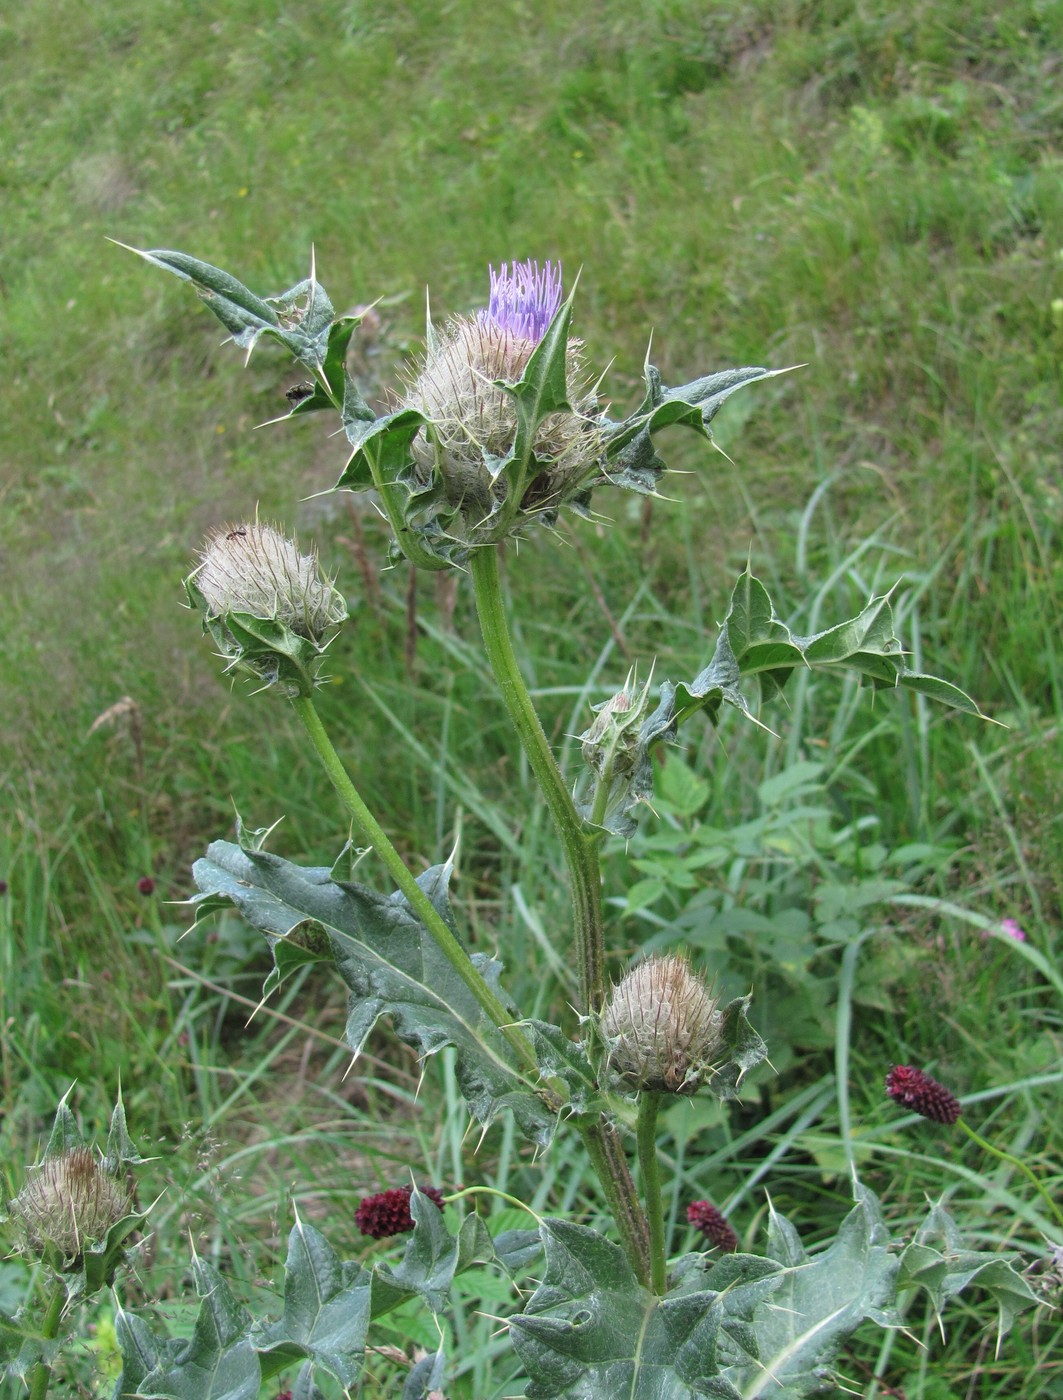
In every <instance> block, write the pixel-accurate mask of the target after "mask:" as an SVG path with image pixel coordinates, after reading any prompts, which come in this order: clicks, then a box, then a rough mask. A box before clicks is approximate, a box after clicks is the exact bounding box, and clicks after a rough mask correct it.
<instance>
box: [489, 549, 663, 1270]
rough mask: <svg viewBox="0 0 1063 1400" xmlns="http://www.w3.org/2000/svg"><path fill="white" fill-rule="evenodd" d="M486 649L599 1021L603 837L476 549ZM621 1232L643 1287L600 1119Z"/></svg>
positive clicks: (619, 1169)
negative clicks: (560, 854) (539, 810)
mask: <svg viewBox="0 0 1063 1400" xmlns="http://www.w3.org/2000/svg"><path fill="white" fill-rule="evenodd" d="M469 571H470V573H471V574H472V582H473V588H474V590H475V593H476V611H477V614H478V615H479V618H480V628H481V630H482V632H483V638H484V646H485V648H486V650H487V658H488V661H489V662H490V665H491V671H492V673H493V674H494V677H495V680H496V681H497V683H498V687H499V690H500V691H501V693H502V702H503V704H504V705H505V707H506V711H507V712H508V714H509V717H510V719H511V720H512V721H513V725H514V727H515V728H516V731H517V734H518V735H519V737H520V741H521V745H522V747H523V749H524V752H525V753H526V754H527V756H528V762H529V763H530V764H531V769H532V772H533V773H534V774H535V777H536V780H537V782H538V784H539V787H540V789H541V790H542V793H543V796H544V797H545V799H546V805H547V807H548V808H549V811H550V815H551V817H552V818H553V821H554V826H555V827H556V829H557V834H558V836H559V838H560V840H561V848H562V850H563V851H564V853H565V864H566V865H567V867H568V875H569V881H570V884H571V887H572V903H573V908H574V910H575V922H576V948H577V960H578V964H579V980H580V990H579V1007H578V1009H579V1011H580V1012H581V1013H584V1014H588V1015H593V1013H595V1012H597V1011H599V1010H600V1009H601V1007H602V1006H603V1005H604V1003H605V937H604V932H603V927H602V891H601V883H602V882H601V871H600V868H599V863H598V848H599V845H600V833H596V832H586V831H584V829H583V823H582V821H581V820H580V816H579V813H578V812H577V811H576V805H575V803H574V802H573V800H572V796H571V794H570V793H569V790H568V788H567V787H566V786H565V780H564V779H563V778H562V776H561V770H560V769H559V768H558V766H557V762H556V760H555V759H554V755H553V752H552V751H551V749H550V745H549V743H548V741H547V738H546V735H545V734H544V732H543V727H542V724H541V723H540V722H539V716H538V714H537V713H536V710H535V706H534V705H533V704H532V701H531V696H530V695H529V694H528V689H527V687H526V686H525V684H524V677H523V676H522V675H521V672H520V666H519V665H518V663H517V657H516V654H515V653H514V651H513V643H512V641H511V640H510V635H509V625H508V623H507V620H506V609H505V603H504V601H503V598H502V586H501V580H500V579H499V574H498V553H497V550H496V549H495V548H494V547H493V546H490V545H488V546H486V547H484V548H481V549H474V550H473V551H472V553H471V555H470V557H469ZM575 1123H576V1127H577V1128H578V1129H579V1133H580V1136H581V1137H582V1138H583V1142H584V1145H585V1146H586V1148H587V1152H588V1153H589V1155H590V1159H591V1165H592V1166H593V1168H594V1171H595V1174H596V1175H597V1177H598V1180H599V1181H600V1182H601V1186H602V1190H603V1192H604V1193H605V1198H606V1201H607V1203H608V1206H609V1210H610V1212H611V1213H612V1216H613V1219H614V1221H615V1222H616V1227H617V1230H618V1231H619V1233H620V1239H621V1243H622V1244H623V1247H624V1252H625V1254H626V1255H627V1257H628V1261H629V1262H630V1264H631V1267H632V1269H633V1270H634V1271H635V1275H636V1277H637V1278H638V1279H639V1281H640V1283H646V1282H647V1281H648V1279H649V1275H650V1246H649V1230H648V1228H647V1225H646V1217H645V1215H644V1214H643V1211H642V1207H641V1205H640V1204H639V1199H638V1194H637V1192H636V1191H635V1184H634V1182H633V1181H632V1180H631V1172H630V1171H629V1170H628V1165H627V1158H626V1156H625V1154H624V1148H623V1144H622V1143H621V1141H620V1138H619V1136H618V1134H617V1132H616V1130H615V1129H614V1128H612V1127H610V1126H609V1125H608V1124H607V1123H606V1122H605V1120H604V1118H603V1117H602V1116H601V1115H595V1116H591V1115H587V1116H585V1117H582V1118H577V1119H576V1120H575Z"/></svg>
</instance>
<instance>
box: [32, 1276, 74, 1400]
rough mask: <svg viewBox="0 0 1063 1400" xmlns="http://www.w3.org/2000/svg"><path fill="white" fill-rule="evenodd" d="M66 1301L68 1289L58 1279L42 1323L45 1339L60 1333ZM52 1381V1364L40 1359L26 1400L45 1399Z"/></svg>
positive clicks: (42, 1335) (47, 1339)
mask: <svg viewBox="0 0 1063 1400" xmlns="http://www.w3.org/2000/svg"><path fill="white" fill-rule="evenodd" d="M65 1301H66V1289H65V1288H64V1287H63V1284H62V1282H61V1281H60V1280H58V1279H57V1280H56V1284H55V1289H54V1291H53V1293H52V1296H51V1298H50V1300H49V1302H48V1311H47V1312H46V1313H45V1314H44V1321H43V1322H42V1323H41V1331H40V1335H41V1337H42V1338H43V1339H44V1340H45V1341H48V1342H50V1341H52V1340H53V1339H54V1338H55V1337H57V1336H58V1335H59V1319H60V1318H61V1317H62V1315H63V1303H64V1302H65ZM51 1381H52V1368H51V1366H49V1365H48V1363H47V1362H45V1361H38V1362H37V1364H36V1365H35V1366H34V1368H33V1370H32V1372H31V1373H30V1384H29V1393H28V1395H27V1397H26V1400H44V1397H45V1396H46V1395H47V1394H48V1387H49V1385H50V1384H51Z"/></svg>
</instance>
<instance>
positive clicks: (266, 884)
mask: <svg viewBox="0 0 1063 1400" xmlns="http://www.w3.org/2000/svg"><path fill="white" fill-rule="evenodd" d="M450 871H451V867H450V866H449V864H448V865H443V866H434V867H433V868H432V869H431V870H427V871H426V872H425V873H424V874H423V875H421V876H420V877H419V879H418V884H419V885H420V886H421V888H422V889H423V890H424V891H425V893H426V894H427V895H428V897H429V899H431V901H432V903H433V904H434V905H435V907H436V908H437V910H438V911H439V913H440V914H441V915H442V917H443V918H444V919H445V920H446V921H447V923H448V924H449V923H452V920H451V915H450V907H449V903H448V900H447V884H448V882H449V879H450ZM192 873H193V877H194V879H195V881H196V884H197V885H198V887H199V889H200V891H201V892H202V895H201V898H200V900H199V901H198V908H197V916H196V921H197V923H198V922H201V921H202V919H203V918H205V917H206V916H207V915H208V914H212V913H213V912H215V911H216V910H217V909H218V908H220V907H224V906H225V905H227V904H232V905H235V907H236V908H238V909H239V910H240V912H241V913H242V914H243V916H244V918H246V919H247V921H248V922H249V923H250V924H252V925H253V926H254V927H255V928H257V929H259V930H261V932H263V933H264V934H265V935H266V937H267V939H268V940H269V942H270V945H271V946H273V947H275V946H276V944H277V941H278V940H279V939H287V938H290V937H291V936H292V934H293V933H295V932H296V930H299V929H302V928H304V927H305V926H307V925H308V924H310V925H316V926H318V927H319V928H320V929H323V930H324V931H325V933H326V934H327V937H328V946H329V949H330V951H331V956H332V959H333V961H334V962H335V965H336V968H337V970H338V971H339V973H340V975H341V977H342V978H343V980H344V981H345V982H346V984H347V986H348V988H349V990H350V999H349V1003H348V1016H347V1043H348V1044H349V1045H350V1047H351V1049H352V1050H353V1051H354V1052H355V1053H356V1054H357V1053H358V1052H359V1051H360V1050H361V1049H362V1047H363V1045H364V1044H365V1042H366V1040H367V1039H368V1036H369V1034H370V1032H371V1031H372V1029H373V1027H374V1026H375V1025H376V1022H377V1021H378V1020H379V1019H380V1017H381V1016H388V1017H389V1018H390V1019H391V1022H392V1024H393V1026H394V1028H395V1031H396V1034H397V1035H398V1036H399V1037H400V1039H402V1040H404V1041H405V1042H406V1043H407V1044H409V1045H412V1046H414V1047H415V1049H416V1050H417V1052H418V1053H419V1054H421V1055H431V1054H435V1053H436V1051H438V1050H441V1049H442V1048H443V1047H444V1046H445V1045H453V1046H454V1047H455V1048H456V1051H457V1062H456V1064H457V1075H458V1081H459V1083H460V1085H461V1088H462V1092H463V1093H464V1095H465V1098H466V1101H467V1103H468V1104H469V1107H470V1108H471V1109H472V1111H473V1113H474V1114H475V1115H476V1117H477V1118H479V1119H480V1121H481V1122H484V1123H489V1122H490V1121H491V1120H492V1119H493V1118H494V1117H495V1116H496V1115H497V1114H498V1113H500V1112H501V1111H502V1110H503V1109H505V1108H511V1109H512V1110H513V1113H514V1116H515V1118H516V1121H517V1124H518V1126H519V1127H520V1128H521V1130H522V1131H523V1132H524V1133H525V1134H527V1135H528V1136H529V1137H532V1138H534V1139H535V1140H536V1141H541V1142H545V1141H546V1140H548V1139H549V1137H550V1135H551V1132H552V1130H553V1121H554V1120H553V1117H552V1115H551V1114H550V1112H549V1111H548V1110H547V1108H546V1107H545V1105H544V1104H543V1103H542V1102H541V1101H540V1099H539V1097H538V1095H537V1093H536V1092H535V1089H534V1087H533V1086H531V1085H529V1084H528V1083H527V1081H526V1080H525V1079H524V1078H523V1077H522V1075H521V1073H520V1072H519V1070H518V1069H517V1067H516V1066H515V1064H514V1060H513V1051H512V1049H511V1047H510V1046H509V1043H508V1042H507V1041H506V1039H505V1037H504V1036H503V1035H502V1034H501V1033H500V1032H499V1030H498V1028H497V1027H496V1026H495V1025H494V1024H493V1023H492V1022H490V1021H489V1020H488V1019H487V1018H486V1016H485V1015H484V1013H483V1012H482V1010H481V1009H480V1007H479V1005H478V1004H477V1002H476V1001H475V999H474V998H473V996H472V993H471V992H470V991H469V989H468V988H467V987H466V986H465V984H464V982H463V981H462V980H461V978H460V977H458V975H457V973H456V972H455V971H454V968H453V967H452V966H451V964H450V962H449V961H448V960H447V959H446V957H444V955H443V954H442V953H441V952H440V950H439V948H438V946H437V945H436V942H435V940H434V939H433V938H432V937H431V935H430V934H429V933H428V931H427V929H426V928H425V927H424V925H423V924H422V923H421V922H420V920H419V919H418V918H417V917H416V915H415V914H414V913H413V912H412V910H411V909H410V908H409V905H408V904H407V903H406V900H405V898H404V897H403V896H402V895H401V894H398V893H396V894H393V895H382V894H378V893H377V892H376V891H375V890H371V889H370V888H369V887H368V886H366V885H361V884H358V883H356V882H353V881H336V880H334V879H333V878H332V875H331V872H330V871H329V870H327V869H324V868H319V867H317V868H310V869H303V868H301V867H300V866H298V865H293V864H292V863H290V862H289V861H286V860H282V859H281V858H280V857H279V856H274V855H270V854H268V853H266V852H264V851H256V850H246V849H244V850H242V849H241V848H240V847H239V846H234V845H232V844H231V843H229V842H225V841H216V842H215V843H214V844H213V845H212V846H211V847H210V848H209V850H208V851H207V855H206V857H205V858H204V859H202V860H199V861H197V862H196V864H195V865H194V867H193V872H192ZM472 960H473V963H474V964H475V966H476V967H477V969H478V970H479V972H480V974H481V975H482V976H483V977H484V979H485V980H486V982H487V983H488V985H489V986H490V987H491V988H492V989H493V990H494V991H496V992H497V993H499V995H501V992H500V989H499V977H500V974H501V971H502V967H501V964H500V963H497V962H494V961H493V960H491V959H490V958H486V957H484V956H483V955H481V954H474V955H473V959H472ZM278 966H279V964H278ZM514 1019H515V1020H516V1019H517V1013H516V1011H515V1010H514Z"/></svg>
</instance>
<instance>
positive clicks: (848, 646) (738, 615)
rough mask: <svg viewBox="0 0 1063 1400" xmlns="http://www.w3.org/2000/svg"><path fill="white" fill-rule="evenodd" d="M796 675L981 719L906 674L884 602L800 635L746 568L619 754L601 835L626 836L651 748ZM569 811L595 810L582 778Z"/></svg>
mask: <svg viewBox="0 0 1063 1400" xmlns="http://www.w3.org/2000/svg"><path fill="white" fill-rule="evenodd" d="M798 669H801V670H819V671H826V672H832V671H837V672H843V671H846V672H850V673H855V674H856V675H857V676H859V677H860V678H861V679H862V680H868V681H870V682H871V684H872V685H873V686H874V687H875V688H876V689H890V690H897V689H901V688H903V689H906V690H913V691H915V692H917V693H918V694H921V695H925V696H927V697H928V698H929V699H932V700H938V701H940V702H941V703H942V704H945V705H950V706H951V707H952V708H953V709H957V710H961V711H963V712H964V713H965V714H970V715H977V716H979V717H983V716H982V714H981V711H980V710H979V708H978V706H977V705H976V704H975V702H974V701H973V700H972V699H971V698H970V696H968V695H965V694H964V693H963V691H962V690H960V689H958V688H957V687H956V686H954V685H951V684H949V682H948V681H943V680H939V679H938V678H937V677H936V676H929V675H925V674H924V673H922V672H917V671H911V670H909V669H908V665H907V662H906V660H905V657H904V651H903V648H902V646H901V643H900V640H899V638H898V637H897V636H896V634H895V632H894V629H893V612H892V609H891V608H890V604H889V599H888V597H886V596H878V597H874V598H872V599H871V600H870V601H869V602H868V604H867V606H866V607H864V608H863V609H861V611H860V612H859V613H858V614H857V615H856V617H853V618H849V619H847V620H846V621H845V622H840V623H838V624H836V625H835V626H834V627H829V628H827V629H826V630H825V631H823V632H817V633H815V634H814V635H813V636H810V637H803V636H799V635H798V634H797V633H794V632H791V631H790V629H789V627H787V626H786V624H785V623H784V622H782V621H780V619H779V618H778V617H777V616H776V613H775V608H774V606H773V604H772V601H771V598H770V597H769V596H768V592H767V590H766V589H765V587H764V585H763V584H762V583H761V582H760V580H759V579H758V578H756V577H755V576H754V575H753V574H752V572H751V571H750V570H749V568H748V567H747V568H746V569H745V570H744V572H743V573H742V575H741V577H740V578H739V579H738V582H737V583H736V584H735V587H734V589H733V591H732V593H731V600H730V605H729V606H728V609H727V616H726V617H725V618H724V621H723V624H722V625H721V627H720V632H719V636H718V637H717V640H716V647H715V650H714V651H713V654H712V657H711V659H710V660H709V663H708V665H707V666H705V667H704V669H703V670H701V671H699V672H698V674H697V675H696V676H695V677H694V679H693V680H691V681H687V682H686V683H685V684H680V685H672V684H671V683H670V682H668V681H665V682H664V683H663V684H662V685H661V688H660V703H659V705H658V707H657V709H656V710H655V711H654V713H653V714H652V715H650V716H649V717H648V718H647V719H646V721H645V723H644V724H643V726H642V728H641V729H640V731H639V733H638V736H637V742H636V744H635V746H634V750H633V752H632V753H631V754H630V755H628V756H627V762H626V771H625V772H624V773H623V774H622V775H620V776H619V777H614V778H613V779H612V782H611V786H610V792H609V798H608V802H607V804H606V808H605V817H604V819H603V821H602V825H603V826H604V827H605V829H606V830H607V831H611V832H613V833H614V834H615V835H617V836H622V837H624V838H625V839H627V838H628V837H630V836H631V835H632V834H633V833H634V831H635V825H636V824H635V819H634V817H633V816H632V815H631V813H632V812H633V810H634V809H635V807H636V806H637V805H638V803H639V802H643V801H646V800H647V799H648V798H649V796H650V795H651V793H652V790H653V767H652V763H651V761H650V756H651V753H652V750H653V749H654V748H655V747H656V746H657V745H658V744H661V743H671V742H673V741H674V740H675V738H676V734H677V731H678V728H679V726H680V725H681V724H682V723H684V721H686V720H688V719H689V718H690V717H691V716H692V715H694V714H696V713H697V712H698V711H699V710H704V711H705V713H706V714H707V715H708V717H709V719H710V720H711V721H712V723H713V724H715V723H717V722H718V720H719V716H720V711H721V710H722V708H723V706H724V705H730V706H732V707H733V708H734V709H736V710H738V711H740V712H741V713H742V714H744V715H746V716H747V717H748V718H751V719H752V718H753V710H752V708H751V706H750V703H749V700H748V699H747V698H746V695H745V693H744V691H743V689H742V682H747V683H748V682H749V681H751V680H752V681H755V682H756V683H757V685H758V687H759V689H760V692H761V698H762V699H764V700H771V699H774V698H775V697H776V696H778V695H779V694H780V693H781V692H782V691H783V689H784V688H785V686H786V683H787V681H788V680H789V678H790V676H791V675H792V674H793V672H794V671H795V670H798ZM588 732H589V731H588ZM581 737H584V738H585V737H586V736H585V735H584V736H581ZM577 806H578V809H579V812H580V815H581V816H582V817H583V818H584V819H585V820H587V819H589V818H590V816H591V814H592V812H593V811H594V808H595V789H594V783H593V781H592V780H590V779H585V780H584V786H583V789H582V791H581V793H580V796H579V798H578V799H577Z"/></svg>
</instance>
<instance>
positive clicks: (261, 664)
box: [185, 522, 347, 696]
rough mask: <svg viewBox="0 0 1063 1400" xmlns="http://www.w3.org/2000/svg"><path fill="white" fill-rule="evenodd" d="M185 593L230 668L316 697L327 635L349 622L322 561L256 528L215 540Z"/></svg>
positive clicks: (236, 529)
mask: <svg viewBox="0 0 1063 1400" xmlns="http://www.w3.org/2000/svg"><path fill="white" fill-rule="evenodd" d="M185 589H186V591H187V593H188V596H189V599H190V601H191V602H192V603H193V604H194V605H196V606H198V607H199V608H200V609H201V610H202V612H203V615H204V626H205V627H206V629H207V631H209V632H210V634H211V636H212V637H213V638H214V641H215V642H216V644H217V646H218V649H219V651H220V652H221V654H222V655H223V656H225V657H227V658H228V659H229V667H230V668H234V667H235V668H237V669H240V670H243V671H245V672H247V673H249V674H250V675H251V676H253V677H254V678H255V679H256V680H259V681H262V682H264V683H265V684H267V685H274V684H279V685H280V686H281V688H282V689H283V690H284V691H285V693H286V694H288V695H290V696H295V695H304V696H305V695H309V694H310V693H311V691H312V690H313V687H314V684H315V677H316V674H317V668H318V666H319V665H320V661H321V655H322V653H323V651H324V649H325V646H326V645H327V644H328V641H329V640H331V637H328V636H327V634H328V633H330V632H333V629H335V628H336V627H338V626H339V625H340V623H341V622H343V621H344V620H345V619H346V617H347V604H346V603H345V602H344V599H343V596H342V594H340V593H339V592H338V591H337V590H336V589H335V588H333V586H332V584H331V582H330V581H329V580H328V579H327V578H325V576H324V575H323V574H322V572H321V569H320V566H319V565H318V562H317V556H316V555H314V554H300V553H299V549H298V547H297V545H296V543H295V541H294V540H289V539H287V538H286V537H285V536H284V535H282V534H281V533H280V531H278V530H275V529H274V528H273V527H272V526H271V525H259V524H258V523H257V522H256V523H254V524H251V523H249V524H246V525H236V526H233V527H231V528H228V529H222V530H216V531H215V532H214V534H213V535H210V536H209V537H208V539H207V541H206V543H205V545H204V547H203V550H202V553H201V555H200V563H199V567H198V568H197V569H196V570H195V572H194V573H193V574H191V575H190V577H189V578H188V579H186V580H185ZM333 634H334V633H333Z"/></svg>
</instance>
